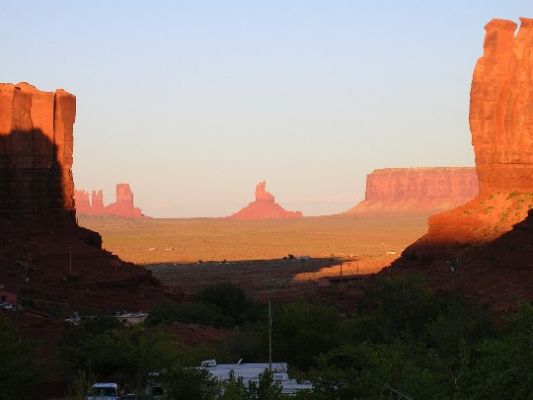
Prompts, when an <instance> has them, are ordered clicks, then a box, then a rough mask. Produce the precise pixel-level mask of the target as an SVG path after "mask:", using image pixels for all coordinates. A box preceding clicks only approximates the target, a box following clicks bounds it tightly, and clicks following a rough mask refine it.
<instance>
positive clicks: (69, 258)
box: [68, 247, 72, 276]
mask: <svg viewBox="0 0 533 400" xmlns="http://www.w3.org/2000/svg"><path fill="white" fill-rule="evenodd" d="M68 274H69V276H72V247H69V248H68Z"/></svg>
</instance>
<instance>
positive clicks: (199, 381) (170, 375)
mask: <svg viewBox="0 0 533 400" xmlns="http://www.w3.org/2000/svg"><path fill="white" fill-rule="evenodd" d="M160 378H161V385H162V388H163V393H164V394H163V399H164V400H182V399H187V400H215V399H218V398H219V397H220V396H221V393H222V391H221V389H222V388H221V385H220V383H219V382H218V381H217V380H216V379H215V378H213V377H212V376H211V375H210V374H209V372H207V371H206V370H204V369H199V368H187V367H184V366H182V365H179V364H176V365H174V366H173V367H171V368H168V369H166V370H165V371H164V372H163V373H162V374H161V377H160Z"/></svg>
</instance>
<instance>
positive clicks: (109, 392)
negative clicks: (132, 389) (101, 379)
mask: <svg viewBox="0 0 533 400" xmlns="http://www.w3.org/2000/svg"><path fill="white" fill-rule="evenodd" d="M89 396H103V397H116V396H117V391H116V390H115V388H112V387H93V388H91V391H90V392H89Z"/></svg>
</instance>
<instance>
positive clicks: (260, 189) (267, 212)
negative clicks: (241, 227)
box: [228, 181, 302, 220]
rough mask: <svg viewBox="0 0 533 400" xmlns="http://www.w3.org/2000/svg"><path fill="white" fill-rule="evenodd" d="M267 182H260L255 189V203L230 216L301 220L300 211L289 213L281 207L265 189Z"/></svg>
mask: <svg viewBox="0 0 533 400" xmlns="http://www.w3.org/2000/svg"><path fill="white" fill-rule="evenodd" d="M265 186H266V182H265V181H263V182H259V183H258V184H257V186H256V188H255V201H253V202H251V203H249V204H248V205H247V206H246V207H244V208H243V209H241V210H240V211H238V212H236V213H235V214H232V215H230V216H229V217H228V218H231V219H249V220H253V219H287V218H301V216H302V213H301V212H300V211H287V210H285V209H284V208H283V207H281V206H280V205H279V204H278V203H276V200H275V198H274V196H273V195H272V194H270V193H268V192H267V191H266V189H265Z"/></svg>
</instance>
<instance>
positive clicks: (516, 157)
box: [422, 18, 533, 244]
mask: <svg viewBox="0 0 533 400" xmlns="http://www.w3.org/2000/svg"><path fill="white" fill-rule="evenodd" d="M520 20H521V21H522V24H521V27H520V30H519V32H518V34H517V35H516V36H515V34H514V32H515V29H516V24H515V23H514V22H511V21H504V20H492V21H491V22H489V23H488V24H487V25H486V26H485V30H486V36H485V44H484V53H483V56H482V57H481V58H480V59H479V60H478V62H477V65H476V68H475V71H474V76H473V80H472V89H471V94H470V127H471V132H472V144H473V146H474V152H475V155H476V170H477V174H478V180H479V192H480V195H479V196H478V197H476V198H475V199H474V200H472V201H471V202H469V203H467V204H465V205H464V206H462V207H459V208H457V209H454V210H452V211H449V212H445V213H442V214H438V215H435V216H433V217H431V218H430V220H429V227H428V235H427V236H426V237H425V238H424V240H423V241H422V242H426V243H450V244H453V243H469V242H485V241H489V240H492V239H494V238H496V237H498V236H500V235H501V234H502V233H504V232H506V231H508V230H510V229H511V228H512V226H513V224H515V223H517V222H519V221H521V220H523V219H524V218H525V217H526V216H527V212H528V210H529V209H530V208H532V207H533V73H532V70H533V20H531V19H526V18H521V19H520Z"/></svg>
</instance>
